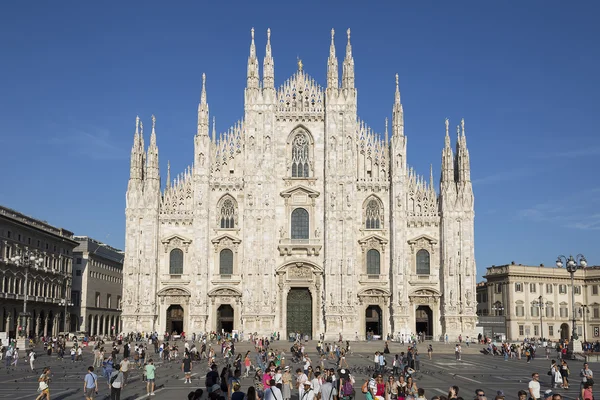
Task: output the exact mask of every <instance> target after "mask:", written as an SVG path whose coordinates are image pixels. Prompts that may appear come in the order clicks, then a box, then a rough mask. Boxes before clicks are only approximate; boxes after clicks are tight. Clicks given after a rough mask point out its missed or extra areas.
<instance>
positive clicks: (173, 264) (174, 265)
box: [169, 249, 183, 275]
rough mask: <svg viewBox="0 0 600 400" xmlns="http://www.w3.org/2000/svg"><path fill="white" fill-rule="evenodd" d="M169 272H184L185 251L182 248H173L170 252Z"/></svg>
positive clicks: (174, 273)
mask: <svg viewBox="0 0 600 400" xmlns="http://www.w3.org/2000/svg"><path fill="white" fill-rule="evenodd" d="M169 274H171V275H181V274H183V251H182V250H181V249H173V250H171V253H169Z"/></svg>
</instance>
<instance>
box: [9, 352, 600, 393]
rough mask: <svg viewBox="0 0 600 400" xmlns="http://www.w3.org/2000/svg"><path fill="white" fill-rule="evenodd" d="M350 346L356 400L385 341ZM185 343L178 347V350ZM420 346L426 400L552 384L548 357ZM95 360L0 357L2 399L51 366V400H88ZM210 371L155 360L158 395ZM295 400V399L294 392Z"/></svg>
mask: <svg viewBox="0 0 600 400" xmlns="http://www.w3.org/2000/svg"><path fill="white" fill-rule="evenodd" d="M351 346H352V350H353V354H351V355H348V356H347V361H348V363H349V364H350V370H351V372H352V373H353V375H355V377H356V381H357V383H356V391H357V399H359V400H360V399H364V395H362V394H361V393H360V385H361V384H362V383H363V382H364V380H365V379H366V376H367V373H368V371H369V368H370V367H371V366H372V358H373V354H374V352H375V351H377V350H382V349H383V342H381V341H378V342H370V343H367V342H360V343H359V342H351ZM106 347H107V348H108V347H109V346H106ZM182 347H183V346H180V348H182ZM406 347H407V345H401V344H397V343H390V351H391V354H390V355H387V356H386V360H387V363H388V366H390V367H391V364H392V357H393V355H394V354H395V353H400V352H401V351H405V350H406ZM418 347H419V350H420V352H421V353H422V355H421V370H420V372H417V373H416V374H415V380H416V382H417V385H418V387H423V388H424V389H425V396H426V397H427V398H430V397H431V396H433V395H441V394H447V392H448V388H449V387H450V386H451V385H458V386H459V388H460V393H459V395H460V396H462V397H464V398H465V399H472V398H473V397H474V391H475V389H478V388H480V389H483V390H485V392H486V394H487V397H488V400H491V399H493V398H494V396H495V395H496V391H497V390H503V391H504V394H505V395H506V397H507V398H516V397H517V392H518V391H519V390H521V389H523V390H527V383H528V382H529V380H530V378H531V373H532V372H538V373H539V374H540V378H541V384H542V391H543V390H546V389H548V388H549V385H550V377H549V376H547V375H546V373H547V371H548V369H549V365H550V362H549V360H546V359H545V356H544V357H543V358H542V357H539V358H538V359H536V360H533V361H532V362H531V363H530V364H527V363H526V361H525V360H524V359H523V360H508V361H504V360H503V359H502V358H501V357H493V356H486V355H483V354H481V353H479V350H481V349H482V347H483V346H480V345H477V346H475V345H471V347H470V348H467V347H466V346H463V349H464V351H463V356H462V361H456V360H455V357H454V346H453V344H448V345H444V344H443V343H434V344H433V348H434V356H433V359H432V360H431V361H430V360H428V359H427V353H426V348H427V346H426V344H420V345H419V346H418ZM273 348H275V349H282V350H284V351H286V355H287V356H286V361H289V360H291V357H290V356H291V355H290V354H289V348H290V343H288V342H283V341H280V342H275V343H274V345H273ZM306 348H307V350H308V354H309V356H311V355H312V356H315V350H314V349H315V342H309V343H308V345H307V347H306ZM236 350H237V351H238V352H245V351H246V350H252V351H253V350H254V348H253V346H251V345H250V344H249V343H239V344H238V345H237V346H236ZM38 354H41V351H38ZM552 355H554V353H553V354H552ZM252 359H254V357H252ZM316 359H317V357H313V361H314V360H316ZM92 361H93V354H92V352H91V348H87V349H86V351H85V352H84V361H83V362H78V363H71V361H70V359H67V358H65V359H64V361H59V360H57V359H56V358H55V357H52V358H49V357H48V356H46V355H45V354H41V355H40V356H39V357H38V359H37V360H36V373H32V372H31V370H30V369H29V365H28V363H25V362H24V361H23V359H21V360H19V365H18V367H16V368H9V369H7V368H6V367H5V365H4V360H2V362H1V363H0V364H1V365H0V400H1V399H11V400H20V399H35V397H36V396H37V378H38V376H39V374H40V373H41V370H42V368H43V367H44V366H50V367H51V368H52V374H53V376H52V382H51V383H50V388H51V395H52V400H61V399H63V400H67V399H78V400H81V399H83V398H84V396H83V377H84V375H85V373H86V370H87V367H88V366H89V365H91V363H92ZM218 361H219V372H220V369H221V368H222V367H223V365H224V364H223V360H222V359H221V358H220V357H219V359H218ZM288 363H289V362H288ZM569 364H570V370H571V373H572V374H573V375H574V376H573V379H572V381H571V389H569V390H563V389H557V390H558V391H559V393H561V394H563V396H564V397H565V398H566V399H576V398H577V395H578V393H577V392H578V388H579V381H580V378H579V369H580V368H581V362H575V361H571V362H569ZM298 366H299V365H298V364H296V365H294V364H292V367H293V369H294V370H295V368H296V367H298ZM325 366H326V367H328V368H329V367H335V366H334V365H333V364H332V363H330V362H327V361H326V362H325ZM590 366H591V369H592V370H593V371H595V372H596V373H597V374H598V373H600V363H591V364H590ZM207 371H208V367H207V364H206V362H205V361H203V362H199V363H196V364H194V367H193V370H192V373H193V376H192V381H193V383H192V384H191V385H190V384H184V383H183V382H184V380H183V374H182V373H181V364H180V362H179V360H178V361H177V362H171V363H168V362H167V363H161V362H159V363H157V370H156V376H157V379H156V386H157V388H156V390H155V392H156V396H154V399H186V398H187V394H188V392H190V391H191V390H194V389H196V388H198V387H201V388H203V389H204V377H205V375H206V372H207ZM99 375H100V374H99ZM251 384H252V379H250V378H244V379H242V389H243V390H244V391H245V390H246V389H247V388H248V386H250V385H251ZM99 386H100V395H99V396H97V398H99V399H104V398H106V397H108V393H109V389H108V383H107V382H106V380H105V379H104V378H102V377H99ZM145 394H146V390H145V385H144V383H143V382H142V381H141V371H139V370H134V371H132V372H131V374H130V383H129V385H127V387H125V389H123V391H122V394H121V398H122V399H124V400H125V399H129V400H134V399H142V398H146V395H145ZM205 397H206V394H205ZM292 399H293V400H297V395H296V393H294V391H293V395H292Z"/></svg>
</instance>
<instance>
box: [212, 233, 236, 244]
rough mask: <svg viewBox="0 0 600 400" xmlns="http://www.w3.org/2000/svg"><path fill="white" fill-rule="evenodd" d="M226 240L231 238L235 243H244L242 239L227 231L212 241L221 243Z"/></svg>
mask: <svg viewBox="0 0 600 400" xmlns="http://www.w3.org/2000/svg"><path fill="white" fill-rule="evenodd" d="M224 240H229V241H231V243H233V244H240V243H242V240H241V239H239V238H236V237H235V236H231V235H229V234H227V233H225V234H223V235H220V236H217V237H216V238H214V239H212V240H211V243H212V244H219V243H221V242H222V241H224Z"/></svg>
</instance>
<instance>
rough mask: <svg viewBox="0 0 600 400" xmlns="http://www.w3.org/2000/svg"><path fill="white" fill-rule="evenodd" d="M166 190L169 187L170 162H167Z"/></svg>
mask: <svg viewBox="0 0 600 400" xmlns="http://www.w3.org/2000/svg"><path fill="white" fill-rule="evenodd" d="M166 186H167V189H168V188H169V187H171V161H169V160H167V183H166Z"/></svg>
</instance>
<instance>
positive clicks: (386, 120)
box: [385, 117, 388, 145]
mask: <svg viewBox="0 0 600 400" xmlns="http://www.w3.org/2000/svg"><path fill="white" fill-rule="evenodd" d="M387 143H388V119H387V117H385V144H386V145H387Z"/></svg>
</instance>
